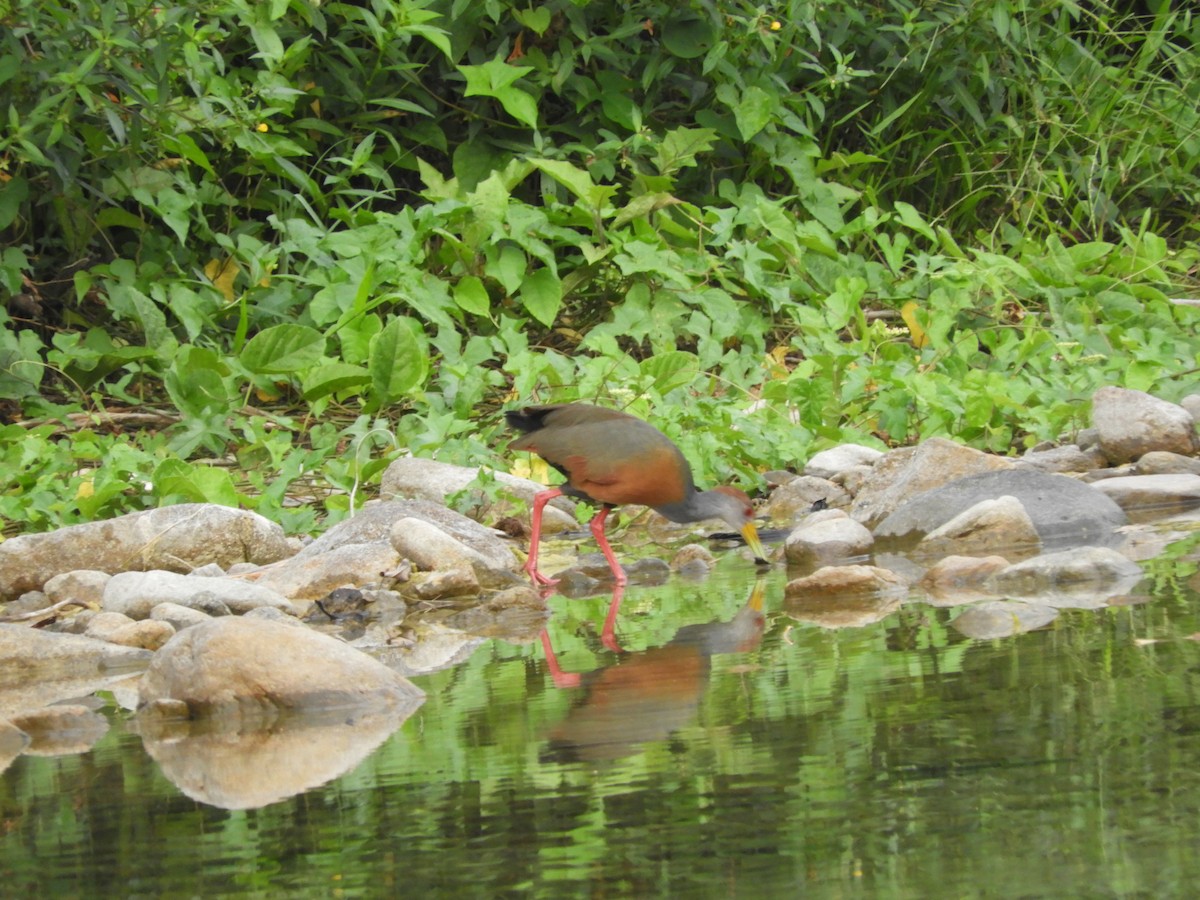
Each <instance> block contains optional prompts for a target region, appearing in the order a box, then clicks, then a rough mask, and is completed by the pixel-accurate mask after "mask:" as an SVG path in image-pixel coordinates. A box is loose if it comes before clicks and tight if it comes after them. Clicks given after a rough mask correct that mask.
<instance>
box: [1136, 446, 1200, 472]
mask: <svg viewBox="0 0 1200 900" xmlns="http://www.w3.org/2000/svg"><path fill="white" fill-rule="evenodd" d="M1134 472H1135V473H1136V474H1138V475H1200V459H1195V458H1193V457H1191V456H1183V455H1181V454H1179V453H1170V452H1168V451H1166V450H1151V451H1150V452H1149V453H1143V454H1142V455H1141V456H1140V457H1139V458H1138V461H1137V464H1136V465H1135V466H1134Z"/></svg>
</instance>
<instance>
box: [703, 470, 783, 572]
mask: <svg viewBox="0 0 1200 900" xmlns="http://www.w3.org/2000/svg"><path fill="white" fill-rule="evenodd" d="M695 505H696V506H697V507H700V508H702V510H703V512H704V513H705V515H706V516H708V517H711V518H714V519H723V520H724V521H726V522H728V523H729V524H730V525H732V526H733V527H734V528H735V529H736V530H737V531H738V532H739V533H740V534H741V535H742V537H743V538H745V540H746V543H747V544H748V545H749V546H750V549H751V550H753V551H754V556H755V558H756V559H759V560H765V559H766V558H767V555H766V551H765V550H763V545H762V541H760V540H759V539H758V529H756V528H755V527H754V506H753V505H752V504H751V503H750V498H749V497H747V496H746V495H745V494H744V493H742V492H741V491H739V490H738V489H737V488H734V487H719V488H713V489H712V490H711V491H703V492H701V493H700V495H699V496H698V497H697V498H696V503H695Z"/></svg>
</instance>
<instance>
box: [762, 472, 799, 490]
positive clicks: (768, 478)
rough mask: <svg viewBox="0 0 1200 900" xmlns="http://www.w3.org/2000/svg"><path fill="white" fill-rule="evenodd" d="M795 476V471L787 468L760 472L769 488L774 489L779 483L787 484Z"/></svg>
mask: <svg viewBox="0 0 1200 900" xmlns="http://www.w3.org/2000/svg"><path fill="white" fill-rule="evenodd" d="M795 477H796V473H795V472H789V471H788V470H787V469H767V471H765V472H763V473H762V480H763V482H764V483H765V484H766V485H767V488H768V489H770V490H774V489H775V488H777V487H779V486H780V485H781V484H787V483H788V482H789V481H791V480H792V479H793V478H795Z"/></svg>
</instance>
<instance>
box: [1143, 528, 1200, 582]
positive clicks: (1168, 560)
mask: <svg viewBox="0 0 1200 900" xmlns="http://www.w3.org/2000/svg"><path fill="white" fill-rule="evenodd" d="M1197 547H1200V531H1197V532H1196V533H1194V534H1191V535H1189V536H1188V537H1185V538H1181V539H1180V540H1177V541H1173V542H1172V543H1170V544H1168V545H1167V547H1166V549H1164V550H1163V551H1162V552H1161V553H1159V554H1157V555H1155V556H1154V557H1153V558H1152V559H1148V560H1146V561H1144V562H1143V563H1142V568H1144V569H1145V570H1146V575H1147V576H1148V577H1149V578H1150V582H1151V585H1152V587H1151V591H1152V593H1153V594H1154V596H1156V597H1172V598H1175V599H1181V598H1183V597H1185V596H1187V595H1188V594H1189V593H1190V591H1189V588H1188V587H1187V581H1188V579H1189V578H1191V577H1192V576H1193V575H1195V574H1196V572H1197V571H1200V558H1198V556H1197V550H1196V548H1197ZM1197 586H1200V582H1198V583H1197V584H1196V585H1194V586H1193V588H1192V590H1194V589H1195V587H1197Z"/></svg>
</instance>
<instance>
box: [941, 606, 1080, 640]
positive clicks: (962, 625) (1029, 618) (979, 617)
mask: <svg viewBox="0 0 1200 900" xmlns="http://www.w3.org/2000/svg"><path fill="white" fill-rule="evenodd" d="M1056 618H1058V610H1056V609H1054V608H1052V607H1049V606H1042V605H1040V604H1037V603H1021V602H1020V601H1007V600H989V601H988V602H986V603H980V604H978V605H977V606H972V607H971V608H969V609H966V610H963V611H962V612H961V613H959V614H958V616H956V617H955V618H954V619H953V620H952V621H951V622H950V625H951V626H952V627H953V628H954V629H955V630H956V631H958V632H959V633H960V634H963V635H965V636H966V637H969V638H976V639H978V640H996V639H997V638H1006V637H1012V636H1013V635H1015V634H1024V633H1025V632H1027V631H1033V630H1034V629H1037V628H1044V627H1045V626H1047V625H1049V624H1050V623H1051V622H1053V621H1054V620H1055V619H1056Z"/></svg>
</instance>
